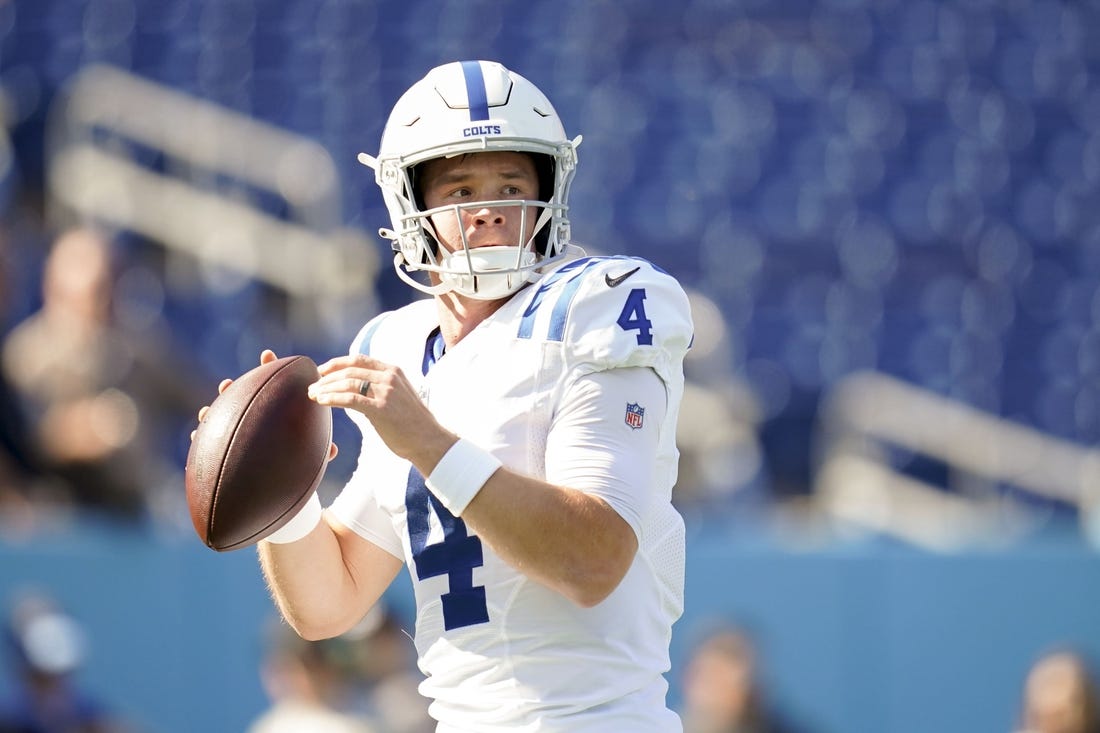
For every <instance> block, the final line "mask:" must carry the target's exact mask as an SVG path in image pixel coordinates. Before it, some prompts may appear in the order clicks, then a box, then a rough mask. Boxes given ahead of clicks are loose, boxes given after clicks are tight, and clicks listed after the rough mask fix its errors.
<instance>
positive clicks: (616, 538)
mask: <svg viewBox="0 0 1100 733" xmlns="http://www.w3.org/2000/svg"><path fill="white" fill-rule="evenodd" d="M462 518H463V520H465V521H466V523H467V524H468V525H469V526H470V527H471V529H473V530H474V531H475V532H476V533H477V534H478V535H479V536H481V537H482V538H483V539H484V540H485V541H486V542H488V543H489V544H490V545H491V546H492V548H493V550H494V551H495V552H496V553H497V554H498V555H500V556H501V557H502V558H504V560H505V561H507V562H508V563H509V564H511V565H512V566H513V567H515V568H516V569H518V570H520V571H521V572H523V573H525V574H526V575H528V576H529V577H531V578H533V579H534V580H537V581H538V582H540V583H542V584H543V585H546V586H547V587H549V588H552V589H553V590H556V591H558V592H559V593H561V594H562V595H564V596H566V597H567V598H569V599H570V600H572V601H573V602H574V603H576V604H577V605H579V606H583V607H590V606H594V605H596V604H598V603H600V602H601V601H603V600H604V599H605V598H607V596H608V595H610V594H611V593H612V591H614V590H615V588H617V587H618V585H619V583H620V582H621V581H622V579H623V577H624V576H625V575H626V572H627V571H628V570H629V569H630V565H631V563H632V562H633V560H634V554H635V552H636V551H637V548H638V541H637V537H635V535H634V531H633V530H632V529H631V528H630V525H629V524H627V523H626V521H625V520H623V518H622V517H620V516H619V515H618V513H616V512H615V510H614V509H612V508H611V507H610V506H608V504H607V503H605V502H604V501H602V500H600V499H598V498H596V497H593V496H590V495H588V494H585V493H583V492H581V491H576V490H573V489H567V488H562V487H558V486H553V485H551V484H548V483H546V482H544V481H539V480H537V479H534V478H530V477H528V476H523V475H520V474H517V473H515V472H513V471H510V470H508V469H500V470H499V471H497V472H496V473H495V474H494V475H493V476H492V477H491V478H490V479H489V480H488V481H487V482H486V483H485V485H484V486H483V487H482V489H481V491H480V492H478V494H477V496H475V497H474V499H473V501H471V502H470V504H469V506H468V507H467V508H466V511H465V512H463V515H462Z"/></svg>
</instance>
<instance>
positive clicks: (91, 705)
mask: <svg viewBox="0 0 1100 733" xmlns="http://www.w3.org/2000/svg"><path fill="white" fill-rule="evenodd" d="M4 641H5V643H6V646H7V651H8V653H9V658H10V661H11V666H12V671H13V672H14V673H15V674H14V677H15V679H14V684H13V687H12V689H11V691H10V694H9V696H8V697H6V698H5V699H2V700H0V733H120V732H121V731H124V730H127V728H126V727H124V726H123V724H122V723H121V722H120V721H118V720H115V719H114V718H113V716H112V715H110V714H109V713H108V711H107V710H106V708H105V707H104V705H103V704H102V703H100V702H99V701H98V700H96V699H95V698H94V697H92V696H90V695H89V694H88V693H87V692H85V691H84V690H82V689H80V687H79V686H78V685H77V683H76V682H75V680H74V673H75V672H76V671H77V670H78V669H79V667H80V665H81V663H82V662H83V661H84V650H85V639H84V634H83V631H82V629H81V628H80V626H79V625H78V624H77V622H76V621H75V620H74V619H73V618H72V617H70V616H69V615H68V614H66V613H65V612H63V611H62V610H61V609H60V608H59V607H58V606H57V604H56V603H55V602H54V601H53V600H52V599H51V598H50V597H49V596H46V595H44V594H40V593H26V594H24V595H21V596H19V597H18V598H17V599H16V600H15V601H13V602H12V603H11V606H10V610H9V615H8V618H7V619H6V624H5V628H4Z"/></svg>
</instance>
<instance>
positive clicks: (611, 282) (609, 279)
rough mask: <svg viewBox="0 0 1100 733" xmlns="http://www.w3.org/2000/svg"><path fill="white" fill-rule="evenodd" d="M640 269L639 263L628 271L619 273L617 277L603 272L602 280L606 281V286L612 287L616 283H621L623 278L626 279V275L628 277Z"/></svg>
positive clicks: (616, 284)
mask: <svg viewBox="0 0 1100 733" xmlns="http://www.w3.org/2000/svg"><path fill="white" fill-rule="evenodd" d="M640 269H642V267H641V265H639V266H638V267H635V268H634V269H633V270H631V271H630V272H624V273H623V274H622V275H619V276H618V277H611V276H610V275H607V274H604V276H603V281H604V282H605V283H607V287H609V288H614V287H616V286H618V285H621V284H622V282H623V280H626V279H627V278H628V277H630V276H631V275H633V274H634V273H635V272H637V271H638V270H640Z"/></svg>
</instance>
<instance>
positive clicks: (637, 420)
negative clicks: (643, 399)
mask: <svg viewBox="0 0 1100 733" xmlns="http://www.w3.org/2000/svg"><path fill="white" fill-rule="evenodd" d="M643 417H645V408H644V407H642V406H641V405H639V404H638V403H637V402H628V403H627V404H626V424H627V425H629V426H630V427H631V428H633V429H634V430H637V429H638V428H640V427H642V418H643Z"/></svg>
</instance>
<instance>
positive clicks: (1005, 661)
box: [0, 525, 1100, 733]
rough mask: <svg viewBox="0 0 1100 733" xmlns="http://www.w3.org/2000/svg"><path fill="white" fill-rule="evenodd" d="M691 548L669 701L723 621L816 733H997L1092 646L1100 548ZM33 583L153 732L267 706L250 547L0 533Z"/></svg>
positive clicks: (17, 568)
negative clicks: (1055, 668)
mask: <svg viewBox="0 0 1100 733" xmlns="http://www.w3.org/2000/svg"><path fill="white" fill-rule="evenodd" d="M688 550H689V562H688V575H687V611H686V612H685V614H684V617H683V619H682V620H681V621H680V623H679V624H678V625H677V627H676V633H675V637H674V640H673V648H672V656H673V670H672V672H671V673H670V675H669V679H670V683H671V685H672V687H671V699H672V701H673V703H674V704H677V705H678V704H679V698H680V684H679V682H680V680H679V675H680V673H681V669H682V666H683V663H684V661H685V659H686V657H687V655H688V654H689V651H690V649H691V646H692V644H693V643H695V641H697V640H698V638H699V636H700V635H701V634H702V633H703V631H704V630H706V629H708V628H710V627H711V626H712V625H713V624H715V623H718V622H727V621H736V622H738V623H741V624H744V625H746V626H747V627H748V628H749V629H750V631H751V633H752V634H753V635H754V637H755V639H756V642H757V644H758V645H759V647H760V650H761V653H762V658H763V662H764V673H765V681H766V683H767V684H768V686H769V688H770V691H771V694H772V696H773V698H775V699H776V701H777V702H778V703H779V704H780V705H781V706H782V707H785V708H786V709H787V710H789V711H790V712H791V713H792V714H793V715H794V717H796V718H798V719H800V720H802V721H805V722H806V723H807V724H808V727H809V729H810V730H811V731H818V733H926V732H927V731H930V730H934V731H937V732H938V733H973V732H974V731H1008V730H1011V727H1012V725H1013V722H1014V719H1015V716H1016V712H1017V706H1018V699H1019V694H1020V686H1021V684H1022V681H1023V678H1024V675H1025V674H1026V670H1027V667H1028V665H1029V664H1030V663H1031V662H1032V661H1033V660H1034V658H1035V656H1036V655H1037V654H1039V653H1040V652H1041V651H1043V650H1045V649H1047V648H1048V647H1050V646H1052V645H1056V644H1072V645H1074V646H1077V647H1079V648H1081V649H1083V650H1084V651H1086V652H1089V653H1097V652H1100V613H1098V610H1100V555H1098V554H1096V553H1095V552H1093V551H1089V550H1088V549H1086V548H1083V547H1081V546H1080V545H1079V544H1076V543H1074V542H1070V541H1064V542H1063V541H1057V542H1044V543H1036V544H1032V545H1028V546H1025V547H1020V548H1014V549H1012V550H1004V551H998V552H983V551H975V552H968V553H964V554H954V555H936V554H928V553H923V552H918V551H915V550H911V549H906V548H899V547H896V546H882V545H877V544H855V545H838V546H830V547H827V548H825V549H817V550H814V551H792V550H790V549H785V548H783V547H780V546H779V545H777V544H776V543H774V542H771V541H767V540H763V539H757V540H754V541H744V540H739V541H735V542H731V537H730V536H729V534H723V535H715V534H697V535H694V536H692V538H691V539H690V541H689V546H688ZM26 587H36V588H41V589H45V590H48V591H49V592H50V593H52V594H53V595H55V596H56V597H57V598H58V600H59V601H60V602H61V603H62V605H63V606H64V607H65V608H66V609H67V610H68V611H69V612H71V613H72V614H73V615H74V616H75V617H76V618H77V619H78V620H79V621H80V623H81V624H82V625H83V626H84V628H85V630H86V631H87V632H88V633H89V638H90V649H89V657H88V659H87V662H86V664H85V666H84V668H83V670H82V673H81V677H80V679H81V681H82V682H83V683H84V684H85V685H86V686H87V687H88V688H89V689H90V690H92V691H94V692H95V693H96V694H98V695H99V696H100V697H101V698H103V699H105V700H107V701H109V702H110V703H111V704H112V706H113V707H115V708H116V709H118V710H119V711H120V712H122V713H123V714H124V715H125V716H127V717H129V718H130V719H131V720H133V721H135V722H137V723H138V724H140V725H141V726H143V728H144V729H145V730H148V731H152V732H155V733H193V731H197V730H201V731H209V732H210V733H219V732H221V731H224V732H226V733H233V732H239V731H242V730H243V729H244V728H245V727H246V725H247V723H248V722H249V721H250V720H251V719H252V718H253V717H255V716H256V715H257V714H259V712H260V711H261V710H262V709H263V708H264V706H265V705H266V704H267V701H266V699H265V697H264V694H263V690H262V688H261V686H260V682H259V676H258V666H259V660H260V655H261V652H262V644H263V632H264V628H265V625H266V624H267V623H268V622H269V621H270V619H272V618H273V613H274V612H273V607H272V605H271V602H270V599H269V597H268V594H267V590H266V589H265V587H264V585H263V581H262V579H261V577H260V573H259V569H258V566H257V561H256V557H255V553H254V552H253V551H252V550H241V551H237V552H232V553H226V554H215V553H213V552H211V551H209V550H207V549H206V548H204V547H202V546H201V545H200V544H199V543H198V541H197V540H195V539H194V538H193V537H185V536H149V535H141V534H135V533H132V532H128V531H122V530H119V529H117V528H111V527H101V526H86V525H79V526H77V527H76V528H75V529H72V530H67V531H65V532H64V533H61V534H57V535H49V536H35V537H33V538H25V539H18V538H16V539H11V538H9V539H6V540H4V539H0V597H3V598H5V599H7V598H10V597H11V595H12V594H13V593H14V592H16V591H18V590H19V589H22V588H26ZM407 591H408V587H407V579H406V578H404V577H402V578H399V580H398V585H397V586H396V587H395V588H394V590H393V592H392V594H391V597H390V598H389V600H390V602H391V604H392V605H394V606H395V607H396V609H397V610H398V613H399V615H402V616H405V617H407V614H408V613H409V612H410V610H411V609H410V607H409V605H408V601H409V599H408V595H407ZM6 675H7V672H6V671H5V672H3V673H0V683H3V684H5V686H6V684H7V682H8V680H9V678H8V677H7V676H6Z"/></svg>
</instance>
